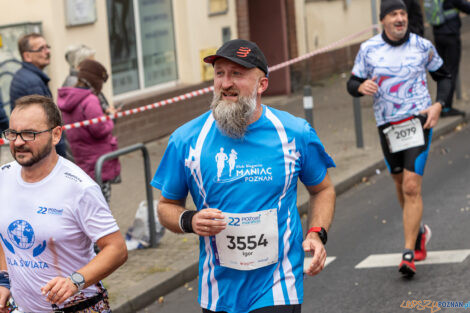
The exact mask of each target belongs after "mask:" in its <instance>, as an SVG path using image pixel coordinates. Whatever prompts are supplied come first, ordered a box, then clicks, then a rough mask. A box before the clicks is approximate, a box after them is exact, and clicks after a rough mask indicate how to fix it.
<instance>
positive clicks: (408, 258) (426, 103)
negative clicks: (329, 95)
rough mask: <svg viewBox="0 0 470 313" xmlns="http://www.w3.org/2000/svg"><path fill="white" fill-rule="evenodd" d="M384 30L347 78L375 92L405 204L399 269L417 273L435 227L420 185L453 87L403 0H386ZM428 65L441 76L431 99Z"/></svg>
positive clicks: (354, 86)
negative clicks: (414, 29) (412, 25)
mask: <svg viewBox="0 0 470 313" xmlns="http://www.w3.org/2000/svg"><path fill="white" fill-rule="evenodd" d="M380 20H381V23H382V26H383V29H384V30H383V32H382V33H381V34H378V35H376V36H374V37H372V38H371V39H369V40H367V41H366V42H364V43H362V45H361V48H360V50H359V52H358V54H357V56H356V60H355V64H354V67H353V69H352V76H351V78H350V79H349V81H348V84H347V89H348V92H349V93H350V94H351V95H353V96H355V97H361V96H364V95H368V96H373V97H374V105H373V107H374V112H375V119H376V122H377V127H378V131H379V136H380V143H381V145H382V150H383V154H384V157H385V161H386V164H387V167H388V169H389V171H390V173H391V174H392V178H393V180H394V182H395V187H396V190H397V196H398V201H399V203H400V205H401V208H402V210H403V230H404V237H405V247H404V250H403V257H402V261H401V263H400V264H399V271H400V272H401V273H402V274H403V275H405V276H407V277H412V276H413V275H414V274H415V273H416V267H415V263H414V262H415V261H421V260H424V259H425V258H426V254H427V252H426V243H427V242H428V241H429V239H430V238H431V228H430V227H429V226H428V225H425V224H421V219H422V215H423V199H422V195H421V186H422V180H423V174H424V167H425V164H426V159H427V156H428V151H429V147H430V145H431V137H432V128H433V127H434V126H435V125H436V124H437V121H438V119H439V115H440V113H441V110H442V107H443V106H444V105H445V99H446V98H447V96H448V94H449V93H450V83H451V80H450V74H449V73H448V72H447V70H446V69H445V67H444V64H443V61H442V59H441V58H440V57H439V55H438V53H437V51H436V49H435V48H434V46H433V45H432V44H431V42H430V41H429V40H427V39H424V38H422V37H420V36H418V35H416V34H414V33H410V31H409V29H408V14H407V11H406V6H405V4H404V2H403V1H402V0H382V3H381V6H380ZM426 71H429V73H430V74H431V77H432V78H433V79H434V80H435V81H436V82H437V96H436V101H435V102H432V101H431V96H430V94H429V91H428V87H427V79H426Z"/></svg>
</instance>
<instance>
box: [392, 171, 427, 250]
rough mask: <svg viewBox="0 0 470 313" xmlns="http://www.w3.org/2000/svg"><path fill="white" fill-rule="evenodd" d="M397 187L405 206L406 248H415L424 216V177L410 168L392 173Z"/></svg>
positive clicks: (404, 229)
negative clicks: (422, 193) (422, 189)
mask: <svg viewBox="0 0 470 313" xmlns="http://www.w3.org/2000/svg"><path fill="white" fill-rule="evenodd" d="M392 177H393V179H394V181H395V186H396V187H397V194H398V200H399V201H400V204H401V206H402V208H403V231H404V235H405V249H410V250H414V248H415V244H416V238H417V237H418V232H419V227H420V224H421V218H422V216H423V197H422V195H421V186H422V181H423V178H422V177H421V176H420V175H418V174H416V173H414V172H410V171H408V170H404V172H403V173H402V174H396V175H392Z"/></svg>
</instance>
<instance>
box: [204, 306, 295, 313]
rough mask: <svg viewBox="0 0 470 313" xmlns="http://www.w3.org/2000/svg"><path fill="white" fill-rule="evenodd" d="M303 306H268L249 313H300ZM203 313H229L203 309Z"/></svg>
mask: <svg viewBox="0 0 470 313" xmlns="http://www.w3.org/2000/svg"><path fill="white" fill-rule="evenodd" d="M300 309H301V305H300V304H294V305H275V306H267V307H264V308H259V309H256V310H254V311H250V312H249V313H300ZM202 313H227V312H225V311H217V312H214V311H210V310H208V309H202Z"/></svg>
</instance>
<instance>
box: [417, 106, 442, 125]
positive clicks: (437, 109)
mask: <svg viewBox="0 0 470 313" xmlns="http://www.w3.org/2000/svg"><path fill="white" fill-rule="evenodd" d="M441 111H442V105H441V104H440V103H439V102H436V103H434V104H433V105H431V106H430V107H428V108H427V109H425V110H423V111H421V112H419V114H423V115H427V116H428V118H427V119H426V123H424V125H423V128H424V129H427V128H433V127H434V126H436V124H437V121H438V120H439V116H440V114H441Z"/></svg>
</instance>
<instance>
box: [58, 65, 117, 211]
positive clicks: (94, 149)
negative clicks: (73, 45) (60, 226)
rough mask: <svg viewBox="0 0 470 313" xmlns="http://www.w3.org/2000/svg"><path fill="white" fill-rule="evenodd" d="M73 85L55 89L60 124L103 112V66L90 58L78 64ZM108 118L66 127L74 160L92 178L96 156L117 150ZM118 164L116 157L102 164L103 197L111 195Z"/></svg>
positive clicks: (100, 114) (105, 76)
mask: <svg viewBox="0 0 470 313" xmlns="http://www.w3.org/2000/svg"><path fill="white" fill-rule="evenodd" d="M79 68H80V70H79V72H78V82H77V84H76V85H75V87H62V88H60V89H59V95H58V99H57V105H58V106H59V108H60V110H61V111H62V117H63V120H64V124H70V123H74V122H79V121H84V120H89V119H92V118H95V117H100V116H102V115H103V110H102V109H101V105H100V100H99V99H98V96H97V95H98V94H99V93H100V92H101V89H102V86H103V83H104V82H106V80H107V79H108V74H107V72H106V69H105V68H104V66H103V65H101V64H100V63H99V62H97V61H94V60H89V59H87V60H84V61H82V62H81V63H80V65H79ZM113 128H114V124H113V122H112V121H111V120H109V121H106V122H102V123H98V124H92V125H88V126H83V127H79V128H73V129H69V130H66V132H67V138H68V139H69V142H70V146H71V148H72V153H73V156H74V158H75V162H76V164H77V165H78V166H80V167H81V168H82V169H83V170H84V171H85V172H86V173H87V174H88V175H90V177H91V178H93V179H95V164H96V161H97V160H98V158H99V157H100V156H102V155H103V154H105V153H108V152H111V151H114V150H116V149H117V140H116V137H114V136H113ZM120 171H121V166H120V163H119V160H118V159H113V160H109V161H106V162H105V163H104V164H103V170H102V180H103V184H102V186H101V189H102V191H103V194H104V196H105V198H106V200H107V201H108V202H109V199H110V196H111V183H115V182H118V181H119V180H120V175H119V174H120Z"/></svg>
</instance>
